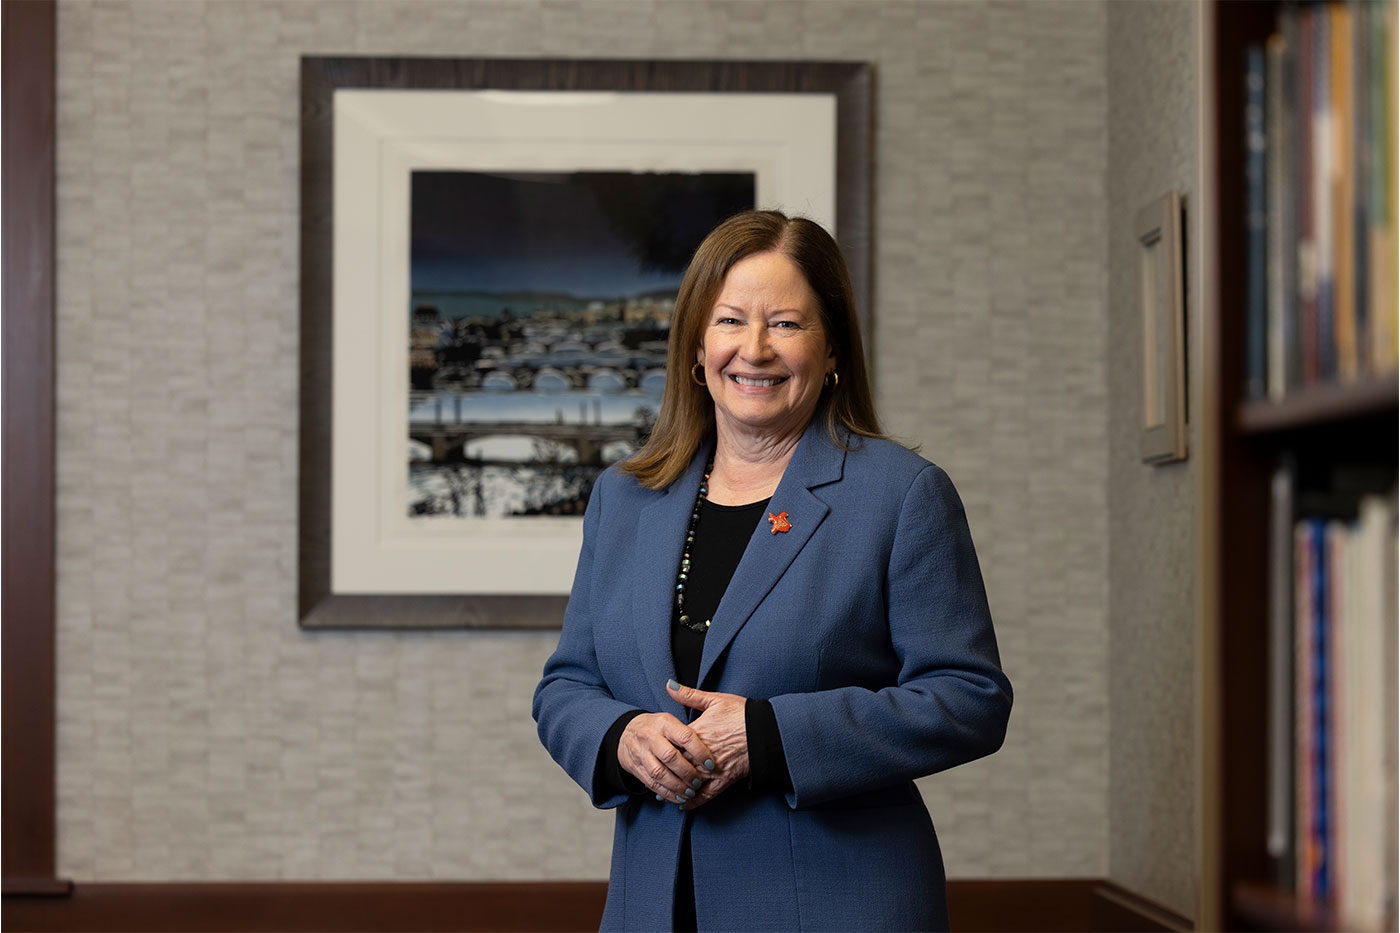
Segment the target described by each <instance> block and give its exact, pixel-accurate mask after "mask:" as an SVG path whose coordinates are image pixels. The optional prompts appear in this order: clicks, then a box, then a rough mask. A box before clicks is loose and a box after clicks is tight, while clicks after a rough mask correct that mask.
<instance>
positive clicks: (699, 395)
mask: <svg viewBox="0 0 1400 933" xmlns="http://www.w3.org/2000/svg"><path fill="white" fill-rule="evenodd" d="M770 250H777V251H778V252H780V253H782V254H783V255H784V256H787V257H788V258H789V259H791V260H792V261H793V263H794V264H795V265H796V266H797V268H798V269H800V270H802V275H803V277H804V278H806V280H807V284H808V285H810V286H811V287H812V291H813V292H815V293H816V296H817V299H818V303H819V304H820V306H821V321H822V327H823V328H824V329H825V331H826V339H827V341H828V342H829V343H830V344H831V348H832V350H833V352H835V354H836V375H837V377H838V379H837V380H836V385H834V386H828V387H826V388H823V389H822V394H821V398H820V399H819V400H818V401H817V411H816V414H815V415H813V417H814V418H815V417H821V418H823V419H824V420H825V422H826V430H827V434H828V435H830V437H831V440H832V443H834V444H836V445H837V446H839V447H842V448H844V449H848V450H849V449H851V448H850V447H849V441H848V438H849V437H850V436H852V435H854V436H860V437H884V436H885V435H884V433H883V432H882V431H881V430H880V421H879V419H878V418H877V417H876V415H875V400H874V397H873V395H872V394H871V391H870V379H869V377H868V376H867V375H866V371H865V350H864V348H863V347H862V345H861V339H860V319H859V318H858V317H857V316H856V303H855V295H854V293H853V291H852V288H851V275H850V272H849V271H847V269H846V260H845V257H843V256H842V255H841V248H840V247H839V246H837V245H836V241H835V240H833V239H832V238H831V235H830V234H828V233H827V232H826V231H825V230H823V229H822V228H821V226H820V225H818V224H817V223H815V222H813V221H811V220H808V219H806V218H805V217H791V218H790V217H788V216H786V215H785V214H782V213H780V212H778V211H745V212H743V213H742V214H735V215H734V216H733V217H730V218H729V219H728V220H726V221H724V222H723V223H721V224H720V225H719V226H718V227H716V228H715V229H714V230H712V231H710V235H709V236H707V237H705V241H704V242H703V243H701V244H700V247H699V249H697V250H696V251H695V256H694V257H693V258H692V259H691V261H690V268H689V269H687V270H686V273H685V279H684V280H683V281H682V282H681V290H680V293H679V294H678V295H677V296H676V310H675V313H674V314H673V315H672V316H671V338H670V343H669V345H668V346H667V350H666V388H665V389H664V390H663V392H662V395H661V412H660V413H659V414H658V415H657V418H656V425H655V427H653V428H652V432H651V437H650V438H649V439H648V440H647V442H646V444H645V445H644V446H643V447H642V449H641V450H639V451H637V453H636V455H635V456H633V457H630V458H629V459H628V460H627V461H626V462H624V463H623V464H622V469H624V470H626V471H627V472H628V473H631V474H632V475H633V476H635V477H637V480H638V482H640V483H641V484H642V485H643V486H646V487H648V488H650V489H664V488H665V487H667V486H669V485H670V484H671V483H673V482H675V481H676V480H677V479H678V478H680V476H681V474H682V473H684V472H685V469H686V467H688V466H689V465H690V461H691V458H692V457H694V456H695V452H696V451H697V450H699V449H700V445H701V444H703V443H705V442H706V441H707V440H708V439H709V437H710V435H711V434H712V433H713V428H714V420H715V414H714V401H713V400H712V399H711V398H710V393H709V390H708V389H706V388H705V386H703V385H700V384H699V383H697V382H696V381H695V380H694V379H692V378H691V375H690V369H691V367H692V366H694V365H695V355H696V351H697V350H698V349H699V348H700V346H701V343H702V342H703V339H704V333H705V327H706V325H707V324H709V320H710V314H711V312H712V311H713V309H714V303H715V299H716V298H717V297H718V296H719V291H720V288H721V287H722V286H723V284H724V277H725V276H726V275H728V274H729V270H730V269H732V268H733V267H734V265H735V263H737V262H739V260H741V259H744V258H746V257H748V256H752V255H754V254H755V253H766V252H769V251H770Z"/></svg>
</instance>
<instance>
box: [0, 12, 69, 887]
mask: <svg viewBox="0 0 1400 933" xmlns="http://www.w3.org/2000/svg"><path fill="white" fill-rule="evenodd" d="M0 11H2V12H0V16H3V32H4V58H3V88H4V89H3V94H4V117H3V119H4V195H3V197H4V204H5V208H4V221H3V247H0V250H2V251H3V254H4V255H3V263H4V278H5V286H4V312H3V317H4V323H3V330H4V339H3V344H4V351H3V352H4V368H5V373H4V393H5V406H4V416H3V428H0V433H3V440H0V443H3V445H4V452H3V460H4V478H3V492H2V493H0V494H3V497H4V554H3V571H0V572H3V582H0V590H3V600H0V619H3V622H0V627H3V634H0V639H3V674H4V692H3V703H4V716H3V729H4V738H3V753H4V762H5V764H4V782H3V783H4V792H3V801H4V802H3V816H2V817H0V818H2V819H3V822H4V830H3V859H4V871H5V880H4V884H5V890H6V891H7V892H8V891H10V890H33V891H44V890H48V889H50V888H52V886H53V885H54V880H53V875H54V321H53V311H54V113H55V110H54V90H55V72H54V63H55V25H56V24H55V6H54V4H53V3H52V2H51V0H42V2H32V3H18V2H15V0H7V2H5V3H4V4H3V5H0Z"/></svg>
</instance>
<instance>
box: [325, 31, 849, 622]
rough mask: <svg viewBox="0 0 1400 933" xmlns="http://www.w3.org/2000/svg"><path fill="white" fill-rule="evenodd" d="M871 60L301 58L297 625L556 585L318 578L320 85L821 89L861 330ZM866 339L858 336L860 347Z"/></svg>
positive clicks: (525, 616)
mask: <svg viewBox="0 0 1400 933" xmlns="http://www.w3.org/2000/svg"><path fill="white" fill-rule="evenodd" d="M873 85H874V79H873V73H872V69H871V66H870V65H868V64H866V63H863V62H803V61H796V62H782V61H773V62H745V61H683V60H667V61H644V60H622V59H619V60H601V59H543V60H535V59H505V58H371V57H321V56H306V57H303V58H302V61H301V436H300V459H299V465H300V475H299V480H298V500H299V503H300V505H299V536H298V547H297V551H298V572H297V618H298V620H299V624H300V625H301V626H302V627H303V628H306V629H356V628H385V627H393V628H396V629H397V628H426V629H436V628H557V627H558V626H559V624H560V622H561V621H562V619H563V615H564V606H565V604H566V602H567V600H566V599H565V597H562V596H557V597H549V596H456V595H450V596H419V595H385V596H378V595H374V596H366V595H361V596H351V595H341V594H336V593H332V592H331V585H330V580H331V567H330V539H331V524H330V522H331V517H330V516H331V500H330V496H331V467H332V464H331V454H330V451H331V391H332V390H331V385H332V383H331V379H332V358H331V356H332V348H331V323H332V308H331V286H332V269H333V252H332V242H331V238H332V230H333V218H332V174H333V162H334V151H333V127H332V116H333V112H332V111H333V103H332V102H333V97H334V94H335V91H336V90H338V89H342V88H416V89H442V90H475V89H487V88H491V89H505V90H549V91H649V92H677V91H686V92H694V91H716V92H719V91H723V92H745V93H750V92H751V93H827V94H834V95H835V97H836V101H837V107H836V120H837V127H836V136H837V151H836V175H837V184H836V230H835V234H836V239H837V240H838V241H839V242H840V244H841V247H842V250H843V252H844V253H845V256H846V261H847V264H848V265H849V267H850V271H851V279H852V282H853V285H854V287H855V295H856V306H857V308H858V309H859V310H860V312H861V315H862V324H863V326H864V327H865V333H866V335H867V338H869V337H870V334H871V330H870V323H869V315H870V311H869V309H870V293H871V287H870V282H871V276H870V259H871V256H872V255H873V247H874V244H873V228H874V224H873V222H872V203H873V201H872V198H873V190H872V175H873V165H874V162H873V157H872V146H873V143H872V139H873V134H874V107H873V106H872V101H873V97H872V95H873V93H874V91H873ZM873 344H874V340H873V339H867V341H866V353H867V356H868V355H869V353H870V348H871V347H872V346H873Z"/></svg>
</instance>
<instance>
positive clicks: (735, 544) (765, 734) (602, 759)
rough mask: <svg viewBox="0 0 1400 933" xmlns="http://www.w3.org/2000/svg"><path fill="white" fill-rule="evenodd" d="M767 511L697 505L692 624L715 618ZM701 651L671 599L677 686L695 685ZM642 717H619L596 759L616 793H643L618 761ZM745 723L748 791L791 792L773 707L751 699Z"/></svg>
mask: <svg viewBox="0 0 1400 933" xmlns="http://www.w3.org/2000/svg"><path fill="white" fill-rule="evenodd" d="M767 507H768V500H767V499H764V500H763V501H762V502H752V503H749V504H748V505H717V504H715V503H713V502H710V501H709V500H706V501H705V502H704V503H703V504H702V505H701V506H700V518H699V520H698V521H697V522H696V527H695V543H694V544H693V545H692V546H691V549H690V567H691V569H690V578H689V580H687V582H686V587H685V604H686V614H687V615H689V616H690V618H691V620H692V621H700V620H704V619H709V618H713V617H714V614H715V610H716V609H717V608H719V603H720V600H721V599H722V598H723V597H724V591H725V590H727V589H728V588H729V581H730V580H731V579H732V578H733V576H734V571H735V569H737V568H738V566H739V560H740V558H742V557H743V556H744V549H745V548H746V547H748V544H749V539H750V538H751V537H752V536H753V532H754V528H755V527H757V525H758V523H759V522H760V521H761V520H762V519H763V517H764V514H765V512H764V510H765V509H766V508H767ZM672 584H673V585H674V581H672ZM704 648H705V634H704V633H703V632H696V631H692V630H691V629H690V628H688V627H687V626H684V625H682V624H681V621H680V612H679V611H678V610H677V608H676V603H675V600H672V601H671V654H672V657H673V659H674V661H675V665H676V680H677V681H679V682H680V683H682V684H684V685H686V686H687V687H693V686H695V684H696V681H697V679H698V678H699V674H700V655H701V652H702V651H703V650H704ZM642 713H643V710H633V711H631V712H628V713H624V714H623V715H622V716H620V717H618V719H617V721H616V722H614V723H613V724H612V727H611V728H610V729H608V733H607V735H606V736H605V737H604V739H603V747H602V749H601V750H600V753H599V756H598V770H599V771H600V772H601V773H600V775H599V777H601V778H603V780H604V781H605V783H606V784H607V785H608V786H609V787H611V788H612V789H613V790H615V791H623V792H626V793H634V794H635V793H643V792H646V788H644V787H643V786H642V783H641V782H640V781H638V780H637V779H636V778H635V777H634V776H633V775H632V774H631V773H629V772H627V771H625V770H624V769H623V768H622V766H621V765H620V764H618V760H617V745H618V741H619V740H620V739H621V738H622V731H623V730H624V729H626V728H627V724H628V723H629V722H631V721H632V720H633V719H634V718H635V717H637V716H640V715H641V714H642ZM691 713H692V716H698V715H700V714H699V711H691ZM744 719H745V730H746V732H747V733H748V735H747V739H748V746H749V787H750V788H751V789H753V790H778V791H783V792H786V791H788V790H791V789H792V779H791V776H790V775H789V774H788V769H787V759H786V757H785V756H784V755H783V745H782V740H781V738H780V736H779V734H778V721H777V718H776V717H775V716H774V715H773V706H772V704H771V703H769V702H768V701H767V700H765V699H750V700H749V701H748V702H747V703H746V704H745V705H744Z"/></svg>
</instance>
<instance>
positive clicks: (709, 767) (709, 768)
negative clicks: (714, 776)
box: [705, 758, 715, 771]
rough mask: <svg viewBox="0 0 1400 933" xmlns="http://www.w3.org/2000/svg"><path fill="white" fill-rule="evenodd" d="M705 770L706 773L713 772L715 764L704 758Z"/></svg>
mask: <svg viewBox="0 0 1400 933" xmlns="http://www.w3.org/2000/svg"><path fill="white" fill-rule="evenodd" d="M705 770H706V771H713V770H715V763H714V762H713V761H711V760H710V759H709V758H706V759H705Z"/></svg>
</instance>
